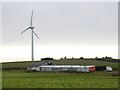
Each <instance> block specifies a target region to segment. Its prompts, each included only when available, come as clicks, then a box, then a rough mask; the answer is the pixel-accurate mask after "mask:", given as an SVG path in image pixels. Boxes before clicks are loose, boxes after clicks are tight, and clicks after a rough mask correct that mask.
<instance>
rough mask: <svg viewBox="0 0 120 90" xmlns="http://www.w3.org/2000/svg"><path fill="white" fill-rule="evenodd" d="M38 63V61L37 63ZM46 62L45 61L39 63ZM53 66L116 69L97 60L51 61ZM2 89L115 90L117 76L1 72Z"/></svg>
mask: <svg viewBox="0 0 120 90" xmlns="http://www.w3.org/2000/svg"><path fill="white" fill-rule="evenodd" d="M39 62H40V61H39ZM41 62H47V61H41ZM51 62H53V63H54V64H58V65H60V64H64V65H65V64H71V65H72V64H75V65H97V66H107V65H108V66H112V68H113V69H114V70H116V69H118V63H116V62H106V61H97V60H53V61H51ZM31 64H32V62H31V61H29V62H11V63H3V64H2V66H3V68H26V67H28V66H29V65H31ZM2 86H3V88H117V87H118V76H112V73H111V72H106V71H102V72H101V71H99V72H98V71H97V72H91V73H53V72H51V73H50V72H31V73H27V72H25V71H23V70H3V72H2Z"/></svg>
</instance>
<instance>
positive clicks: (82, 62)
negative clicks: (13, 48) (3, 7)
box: [2, 60, 118, 69]
mask: <svg viewBox="0 0 120 90" xmlns="http://www.w3.org/2000/svg"><path fill="white" fill-rule="evenodd" d="M48 61H49V60H42V61H34V62H48ZM50 62H52V63H54V64H57V65H96V66H111V67H112V68H114V69H117V68H118V63H117V62H108V61H99V60H51V61H50ZM32 63H33V61H23V62H8V63H2V68H26V67H28V66H30V65H31V64H32Z"/></svg>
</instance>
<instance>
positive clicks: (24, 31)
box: [21, 27, 30, 34]
mask: <svg viewBox="0 0 120 90" xmlns="http://www.w3.org/2000/svg"><path fill="white" fill-rule="evenodd" d="M28 29H30V27H28V28H27V29H25V30H24V31H22V32H21V34H23V33H24V32H25V31H27V30H28Z"/></svg>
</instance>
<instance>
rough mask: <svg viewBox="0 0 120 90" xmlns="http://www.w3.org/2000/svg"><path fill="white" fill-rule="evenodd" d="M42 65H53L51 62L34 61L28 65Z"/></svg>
mask: <svg viewBox="0 0 120 90" xmlns="http://www.w3.org/2000/svg"><path fill="white" fill-rule="evenodd" d="M42 65H53V63H51V62H34V63H32V64H31V65H30V67H38V66H42Z"/></svg>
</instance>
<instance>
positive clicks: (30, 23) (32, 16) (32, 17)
mask: <svg viewBox="0 0 120 90" xmlns="http://www.w3.org/2000/svg"><path fill="white" fill-rule="evenodd" d="M32 18H33V10H32V13H31V22H30V26H32Z"/></svg>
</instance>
